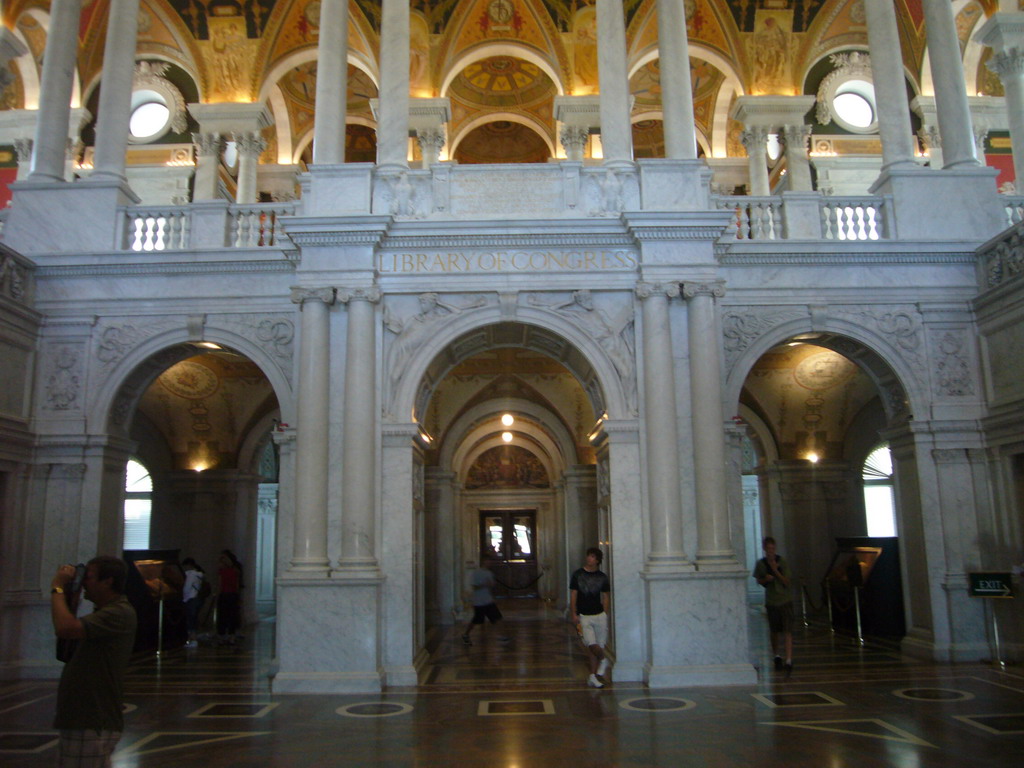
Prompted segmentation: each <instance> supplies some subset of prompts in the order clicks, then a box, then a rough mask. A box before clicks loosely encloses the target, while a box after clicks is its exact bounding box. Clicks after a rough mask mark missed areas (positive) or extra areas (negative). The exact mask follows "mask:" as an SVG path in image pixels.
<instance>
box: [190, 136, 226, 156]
mask: <svg viewBox="0 0 1024 768" xmlns="http://www.w3.org/2000/svg"><path fill="white" fill-rule="evenodd" d="M192 143H193V144H195V145H196V154H197V155H198V156H199V157H211V156H213V157H219V156H220V153H221V152H223V151H224V137H223V136H221V135H220V134H219V133H216V132H208V133H193V134H192Z"/></svg>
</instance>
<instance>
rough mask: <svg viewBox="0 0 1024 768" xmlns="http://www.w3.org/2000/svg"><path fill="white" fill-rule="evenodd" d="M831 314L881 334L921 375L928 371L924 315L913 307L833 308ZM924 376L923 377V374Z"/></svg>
mask: <svg viewBox="0 0 1024 768" xmlns="http://www.w3.org/2000/svg"><path fill="white" fill-rule="evenodd" d="M829 314H830V315H831V316H833V317H838V318H845V319H847V320H849V321H850V322H853V323H855V324H857V325H860V326H862V327H864V328H868V329H871V330H873V331H875V332H876V333H878V334H880V335H881V336H883V337H884V338H885V340H886V341H887V342H888V343H889V344H890V346H892V347H893V348H894V349H895V350H897V351H898V352H899V355H900V358H901V359H902V360H904V361H905V362H907V363H908V364H909V365H910V366H911V367H912V368H914V369H915V371H916V372H917V373H918V374H923V373H924V370H925V345H924V343H923V340H922V333H921V325H922V321H921V314H920V312H918V310H917V308H916V307H913V306H893V307H878V308H864V309H861V308H857V309H854V308H851V307H832V308H831V309H830V311H829ZM922 378H923V377H922Z"/></svg>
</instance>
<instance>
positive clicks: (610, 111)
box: [597, 0, 633, 163]
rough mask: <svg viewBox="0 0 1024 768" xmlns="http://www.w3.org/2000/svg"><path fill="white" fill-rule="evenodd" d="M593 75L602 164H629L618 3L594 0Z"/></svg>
mask: <svg viewBox="0 0 1024 768" xmlns="http://www.w3.org/2000/svg"><path fill="white" fill-rule="evenodd" d="M597 75H598V83H599V86H600V89H601V107H600V109H601V145H602V146H603V148H604V161H605V163H621V162H632V160H633V134H632V125H631V123H630V121H629V113H630V102H629V81H628V79H627V71H626V22H625V18H624V17H623V15H622V1H621V0H597Z"/></svg>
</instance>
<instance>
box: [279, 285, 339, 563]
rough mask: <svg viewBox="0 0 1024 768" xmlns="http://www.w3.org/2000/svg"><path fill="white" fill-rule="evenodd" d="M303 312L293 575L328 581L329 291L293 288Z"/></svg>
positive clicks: (330, 298) (300, 349)
mask: <svg viewBox="0 0 1024 768" xmlns="http://www.w3.org/2000/svg"><path fill="white" fill-rule="evenodd" d="M292 301H293V302H294V303H296V304H298V305H299V306H300V307H301V312H302V337H301V341H300V348H299V370H298V389H299V398H298V426H297V435H296V441H295V540H294V542H293V547H292V552H293V555H292V562H291V568H290V569H289V571H290V573H291V574H292V575H302V576H326V575H327V573H328V570H329V566H330V561H329V560H328V557H327V476H328V466H327V446H328V423H327V417H328V408H327V404H328V395H329V392H330V388H329V376H330V365H329V364H330V354H331V348H330V323H329V312H330V309H329V308H330V306H331V305H332V304H333V303H334V289H333V288H293V289H292Z"/></svg>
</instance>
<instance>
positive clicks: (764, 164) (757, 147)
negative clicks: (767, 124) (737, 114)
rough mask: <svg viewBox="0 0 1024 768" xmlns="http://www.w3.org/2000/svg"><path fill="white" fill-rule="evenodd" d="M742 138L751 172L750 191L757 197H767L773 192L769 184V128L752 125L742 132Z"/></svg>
mask: <svg viewBox="0 0 1024 768" xmlns="http://www.w3.org/2000/svg"><path fill="white" fill-rule="evenodd" d="M740 140H741V141H742V142H743V146H744V147H746V150H747V158H748V167H749V172H750V192H749V194H751V195H754V196H756V197H767V196H768V195H770V194H771V187H770V186H769V185H768V149H767V147H766V142H767V141H768V129H767V128H763V127H761V126H759V125H752V126H749V127H748V128H746V129H745V130H744V131H743V133H742V134H740Z"/></svg>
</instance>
